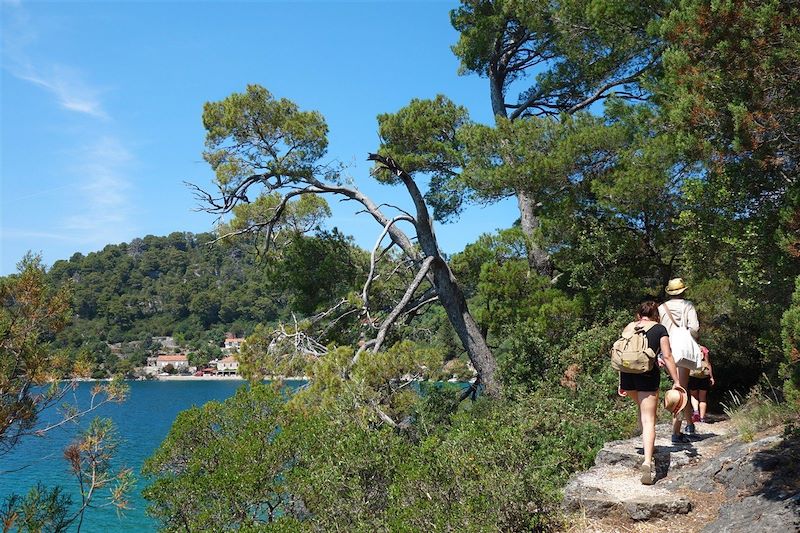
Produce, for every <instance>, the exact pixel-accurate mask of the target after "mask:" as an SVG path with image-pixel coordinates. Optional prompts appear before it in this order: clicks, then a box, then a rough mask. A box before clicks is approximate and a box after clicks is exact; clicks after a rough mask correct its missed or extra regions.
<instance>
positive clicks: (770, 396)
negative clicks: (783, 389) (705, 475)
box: [724, 386, 800, 442]
mask: <svg viewBox="0 0 800 533" xmlns="http://www.w3.org/2000/svg"><path fill="white" fill-rule="evenodd" d="M724 405H725V414H726V415H728V416H729V417H730V419H731V422H733V425H734V427H735V428H736V430H737V431H738V433H739V438H741V439H742V440H743V441H744V442H751V441H753V439H754V438H755V436H756V434H757V433H758V432H760V431H762V430H763V429H764V428H770V427H774V426H777V425H780V424H784V423H787V422H791V421H794V422H797V420H798V416H800V415H799V413H800V412H798V410H797V405H796V404H795V405H792V404H790V403H788V404H787V403H785V402H782V401H780V399H779V398H777V397H776V395H775V391H774V390H767V389H766V388H762V387H760V386H756V387H753V388H752V389H751V390H750V392H748V394H747V396H746V397H745V398H742V397H741V396H740V395H738V394H736V393H731V394H730V399H729V401H727V402H726V403H725V404H724Z"/></svg>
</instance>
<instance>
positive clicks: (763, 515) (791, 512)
mask: <svg viewBox="0 0 800 533" xmlns="http://www.w3.org/2000/svg"><path fill="white" fill-rule="evenodd" d="M739 531H747V532H752V533H759V532H763V533H784V532H785V533H797V531H800V493H797V494H795V495H794V496H793V497H791V498H788V499H784V500H773V499H770V498H768V497H766V496H765V495H763V494H759V495H756V496H748V497H746V498H744V499H742V500H741V501H737V502H733V503H729V504H726V505H724V506H723V507H722V508H721V509H720V511H719V518H717V520H716V521H714V522H712V523H711V524H709V525H708V526H706V527H705V528H704V529H703V533H734V532H739Z"/></svg>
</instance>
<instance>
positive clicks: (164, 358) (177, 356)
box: [157, 354, 189, 362]
mask: <svg viewBox="0 0 800 533" xmlns="http://www.w3.org/2000/svg"><path fill="white" fill-rule="evenodd" d="M157 360H158V361H166V362H171V361H175V362H178V361H188V360H189V359H188V358H187V357H186V356H185V355H183V354H175V355H159V356H158V359H157Z"/></svg>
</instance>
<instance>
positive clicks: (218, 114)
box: [203, 85, 328, 191]
mask: <svg viewBox="0 0 800 533" xmlns="http://www.w3.org/2000/svg"><path fill="white" fill-rule="evenodd" d="M203 126H204V127H205V129H206V132H207V133H206V148H207V149H206V152H205V153H204V154H203V157H204V158H205V160H206V161H207V162H208V163H209V165H211V168H212V169H213V170H214V172H215V174H216V177H217V182H218V183H219V185H220V187H222V188H223V189H225V190H227V191H236V190H237V188H238V187H239V186H240V185H242V182H243V181H244V180H246V179H247V178H249V177H250V176H252V175H253V174H256V173H258V174H261V173H264V174H266V175H267V176H275V177H278V176H293V177H294V179H299V178H301V177H306V176H309V175H310V174H311V172H312V168H313V165H314V164H315V163H316V161H317V160H318V159H319V158H320V157H322V156H323V155H324V154H325V151H326V149H327V146H328V141H327V139H326V135H327V133H328V126H327V125H326V124H325V121H324V119H323V118H322V115H320V114H319V113H317V112H308V111H300V110H299V109H298V107H297V105H296V104H294V103H293V102H291V101H289V100H286V99H285V98H281V99H279V100H276V99H274V98H273V97H272V95H271V94H270V93H269V91H267V90H266V89H264V88H263V87H260V86H258V85H248V86H247V90H246V91H245V92H244V93H234V94H232V95H231V96H229V97H227V98H225V99H224V100H221V101H219V102H208V103H206V104H205V106H204V108H203ZM254 139H255V143H256V145H257V149H251V143H250V141H253V140H254Z"/></svg>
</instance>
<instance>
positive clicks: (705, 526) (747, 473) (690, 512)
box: [564, 420, 800, 533]
mask: <svg viewBox="0 0 800 533" xmlns="http://www.w3.org/2000/svg"><path fill="white" fill-rule="evenodd" d="M697 430H698V435H697V438H696V440H695V441H694V442H692V443H691V444H672V442H671V440H670V434H671V429H670V425H668V424H659V425H658V426H657V427H656V451H655V461H656V471H657V475H656V483H655V484H654V485H651V486H646V485H642V484H641V482H640V481H639V473H638V471H637V467H638V466H639V465H640V464H641V462H642V457H643V451H642V442H641V438H640V437H635V438H632V439H628V440H622V441H614V442H609V443H606V445H605V446H604V447H603V449H602V450H600V452H599V453H598V454H597V459H596V460H595V466H594V467H592V468H591V469H589V470H587V471H585V472H581V473H579V474H576V475H575V476H573V478H572V479H571V480H570V482H569V483H568V485H567V487H566V489H565V493H564V506H565V507H566V509H567V510H568V511H571V512H572V513H573V520H572V523H573V524H574V525H573V527H572V529H571V530H570V531H595V532H618V531H619V532H627V531H658V532H662V531H663V532H669V531H681V532H687V531H691V532H694V531H702V532H705V533H722V532H725V533H728V532H730V533H733V532H770V533H780V532H791V533H796V532H800V435H798V434H797V433H795V434H794V435H792V436H789V437H787V436H785V435H784V431H783V428H773V429H771V430H767V431H764V432H763V433H761V434H758V435H756V436H755V437H754V438H753V439H752V441H750V442H743V441H742V439H741V438H740V437H739V435H738V434H737V432H736V430H735V429H734V428H733V425H732V424H731V423H730V422H729V421H722V420H720V421H717V422H716V423H711V424H699V423H698V424H697Z"/></svg>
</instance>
